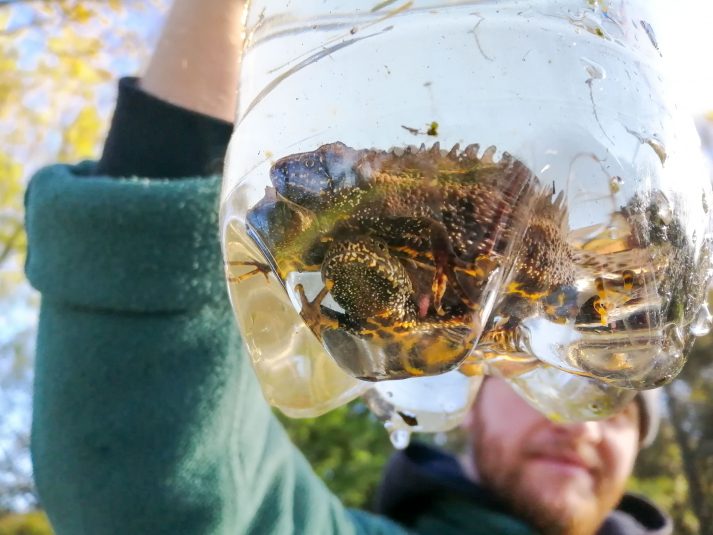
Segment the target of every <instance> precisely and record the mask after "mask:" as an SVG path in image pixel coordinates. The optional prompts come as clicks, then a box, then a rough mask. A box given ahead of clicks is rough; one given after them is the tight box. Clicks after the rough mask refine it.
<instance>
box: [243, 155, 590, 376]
mask: <svg viewBox="0 0 713 535" xmlns="http://www.w3.org/2000/svg"><path fill="white" fill-rule="evenodd" d="M479 152H480V149H479V146H478V145H469V146H468V147H466V148H465V149H463V150H461V149H460V147H459V146H458V145H456V146H454V147H453V148H452V149H451V150H450V151H445V150H441V149H440V147H439V145H438V144H436V145H434V146H433V147H432V148H429V149H427V148H426V147H424V146H422V147H421V148H420V149H415V148H413V147H410V148H407V149H404V150H393V151H380V150H356V149H353V148H350V147H348V146H346V145H345V144H343V143H339V142H337V143H331V144H327V145H323V146H321V147H319V148H318V149H316V150H314V151H310V152H304V153H299V154H292V155H289V156H286V157H284V158H282V159H280V160H278V161H277V162H276V163H275V164H274V165H273V166H272V168H271V170H270V181H271V184H272V186H271V187H268V188H266V192H265V195H264V197H263V198H262V199H261V201H259V202H258V203H257V204H256V205H255V206H254V207H253V208H252V209H250V210H249V211H248V214H247V227H248V231H249V233H251V235H252V236H253V238H254V240H255V241H256V243H258V245H259V246H260V247H261V248H262V250H263V252H264V253H265V256H266V258H268V259H269V261H270V263H271V266H270V267H268V266H266V265H265V264H260V263H256V262H247V264H251V265H253V266H254V267H255V269H254V270H253V271H252V272H251V273H254V272H263V273H266V272H267V271H268V270H269V269H270V268H272V269H273V270H274V271H275V272H276V273H277V274H278V275H279V277H280V279H281V280H282V281H283V282H284V281H286V280H287V277H288V275H289V274H290V273H293V272H298V273H305V272H319V273H320V274H321V280H322V282H323V283H324V287H323V288H322V289H321V290H320V291H319V292H318V293H317V295H316V296H314V297H313V298H311V299H310V298H308V297H307V295H306V294H305V290H304V288H303V287H302V285H301V284H298V285H296V286H295V288H294V291H295V292H296V293H297V294H298V296H299V299H300V301H301V305H302V307H301V315H302V317H303V319H304V320H305V322H306V323H307V324H308V325H309V327H310V328H311V329H312V331H313V332H314V334H315V335H316V336H317V337H318V338H320V339H322V338H323V335H324V334H325V333H329V331H335V330H339V331H343V332H346V333H349V334H350V335H352V336H355V337H357V338H359V339H361V340H368V341H369V342H371V343H373V344H374V345H376V346H378V347H379V348H380V350H381V351H382V352H383V353H384V354H385V355H386V357H387V358H388V359H390V362H391V364H390V365H389V366H388V368H389V369H388V371H387V372H384V377H369V376H367V377H362V378H366V379H381V378H391V379H393V378H399V377H409V376H414V375H431V374H437V373H442V372H444V371H446V370H448V369H452V368H454V367H456V366H458V364H459V363H460V362H461V361H462V360H463V359H464V358H465V357H466V355H467V354H468V353H469V351H470V349H471V348H472V346H473V344H474V343H475V342H477V340H478V337H479V336H480V335H481V332H482V328H483V326H482V318H481V315H482V314H481V313H482V306H483V299H484V294H485V293H487V292H486V289H487V288H488V283H489V282H492V281H493V280H495V278H497V277H498V276H499V271H500V267H501V263H502V259H503V258H504V257H506V256H508V255H509V254H510V253H511V252H512V253H513V254H516V258H517V260H516V262H515V267H514V269H513V275H512V276H510V277H509V279H508V283H507V285H506V288H505V294H506V295H507V296H510V298H511V299H512V300H513V303H514V304H515V305H516V306H529V307H531V306H533V303H540V306H542V307H544V310H545V313H548V314H550V315H551V317H553V318H555V319H556V320H558V321H566V320H567V319H571V318H573V317H574V316H576V314H577V313H578V312H579V310H578V308H577V306H576V300H577V293H576V291H575V290H574V288H573V283H574V278H575V275H574V269H573V252H572V249H571V247H570V246H569V245H568V243H567V240H566V233H567V221H566V219H567V214H566V209H565V208H564V199H563V197H562V195H561V194H560V195H559V196H558V197H557V199H556V200H554V201H552V197H553V192H552V191H551V190H549V191H548V190H546V188H543V187H542V186H541V185H540V184H539V181H538V179H537V178H536V177H535V176H534V174H533V173H532V172H531V171H530V169H528V168H527V166H525V164H523V163H522V162H521V161H520V160H518V159H516V158H514V157H513V156H511V155H510V154H508V153H503V154H502V156H501V157H500V158H499V159H495V158H494V155H495V153H496V149H495V147H489V148H487V149H485V150H484V151H482V153H479ZM514 243H518V248H519V249H518V251H513V250H512V249H511V247H512V246H513V244H514ZM328 295H329V296H331V298H332V299H333V300H334V302H336V303H337V304H338V305H339V307H341V309H342V310H336V309H334V308H333V307H331V308H330V307H327V306H324V304H323V301H324V299H325V298H326V297H327V296H328ZM595 308H596V307H595ZM595 313H596V310H595ZM357 375H358V374H357Z"/></svg>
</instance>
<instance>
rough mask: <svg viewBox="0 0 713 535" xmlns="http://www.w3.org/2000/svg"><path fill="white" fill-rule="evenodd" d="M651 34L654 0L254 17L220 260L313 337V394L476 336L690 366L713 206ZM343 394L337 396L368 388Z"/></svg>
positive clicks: (633, 367) (287, 326) (402, 374)
mask: <svg viewBox="0 0 713 535" xmlns="http://www.w3.org/2000/svg"><path fill="white" fill-rule="evenodd" d="M305 4H306V5H305ZM655 26H656V21H655V18H654V13H653V12H652V10H651V8H650V6H649V3H648V2H646V1H645V0H631V1H627V0H620V1H605V0H576V1H575V0H559V1H555V0H530V1H503V0H499V1H494V0H491V1H488V0H485V1H478V2H447V1H440V2H436V1H431V2H428V1H419V0H414V1H410V2H398V1H395V2H381V3H373V4H368V3H364V2H361V1H359V2H358V1H355V0H354V1H328V2H321V3H319V4H314V3H302V4H299V5H298V4H296V3H294V2H287V1H275V0H271V1H270V2H267V1H265V0H262V1H261V0H253V1H252V2H251V3H250V4H249V8H248V10H247V13H246V39H245V50H244V55H243V64H242V75H241V81H240V88H239V89H240V90H239V109H238V114H237V121H236V129H235V133H234V136H233V139H232V141H231V144H230V148H229V154H228V165H227V168H226V175H225V181H224V189H223V196H222V197H223V202H222V216H221V220H222V225H223V240H224V250H225V251H226V261H227V262H228V264H229V267H230V269H231V277H232V280H233V281H235V282H233V283H231V285H230V288H231V295H232V299H233V303H234V306H235V308H236V310H237V311H238V315H239V316H240V314H248V313H249V311H245V310H244V311H243V312H240V310H241V307H243V308H245V306H246V298H245V293H248V292H247V290H246V291H245V292H243V291H241V290H240V287H241V285H244V284H247V281H249V283H250V284H253V285H255V286H254V287H253V288H254V289H251V290H250V292H252V291H258V289H257V288H258V285H260V284H262V285H263V286H265V287H267V286H269V287H270V290H269V292H270V293H271V294H272V295H275V296H276V295H278V294H279V293H280V292H284V295H285V296H286V297H287V298H288V299H289V301H290V302H291V303H292V305H293V307H294V310H296V311H297V312H299V315H300V316H301V321H302V322H304V325H307V326H308V327H309V328H310V330H311V331H312V335H313V339H312V341H311V342H310V343H311V344H312V345H311V347H312V349H313V351H312V352H311V356H310V368H309V369H310V370H311V371H310V373H308V374H306V375H304V377H303V378H302V379H300V382H299V383H295V389H297V386H298V384H299V385H302V384H304V385H305V388H308V384H309V383H310V382H311V381H312V380H313V378H314V380H317V379H316V378H317V377H326V376H327V375H326V374H325V373H323V371H324V370H325V369H326V368H327V367H330V366H332V364H333V363H336V364H337V365H338V366H339V367H340V368H341V369H342V370H344V371H345V372H346V374H348V375H350V376H352V377H354V378H358V379H362V380H369V381H381V380H389V379H406V381H408V380H410V379H408V378H410V377H423V376H430V375H439V374H443V373H446V372H449V371H450V370H454V369H457V368H458V367H459V366H460V365H461V364H462V363H463V362H468V361H467V360H466V359H467V358H469V357H472V356H473V351H475V347H476V346H478V348H479V350H480V349H482V354H483V355H507V354H513V355H521V354H525V355H529V356H532V357H535V358H537V359H539V360H541V361H542V362H544V363H547V364H549V365H551V366H553V367H556V368H559V369H561V370H564V371H566V372H571V373H575V374H579V375H583V376H588V377H591V378H594V379H596V380H599V381H603V382H605V383H607V384H609V385H612V387H616V388H617V389H618V388H620V387H624V388H631V389H643V388H651V387H654V386H657V385H660V384H663V383H665V382H667V381H670V380H671V379H672V378H673V377H674V376H675V375H676V373H678V371H679V370H680V368H681V366H682V365H683V363H684V362H685V354H686V352H687V348H688V346H690V340H691V339H692V337H693V336H694V335H698V334H700V333H701V332H703V331H705V330H706V328H707V324H708V323H710V320H709V315H707V314H705V313H704V311H703V310H702V308H701V307H702V306H703V301H704V294H705V289H706V287H707V284H708V280H709V278H710V265H711V259H710V250H711V242H710V214H709V207H710V205H711V201H712V198H711V191H710V185H709V183H708V177H707V174H706V172H705V167H704V164H703V160H702V157H701V156H700V154H699V152H698V143H697V139H696V134H695V131H694V128H693V124H692V122H691V121H690V120H689V119H688V118H687V117H684V116H683V115H682V114H681V112H680V111H679V110H678V109H677V108H676V105H675V98H674V96H673V95H672V94H671V92H670V90H669V87H668V85H667V84H666V77H665V73H664V72H663V67H662V63H661V53H662V52H661V51H660V50H659V48H658V43H657V41H656V37H655V30H654V28H655ZM234 242H240V243H244V244H247V243H250V244H251V246H250V247H249V248H248V247H242V248H241V247H239V246H237V247H236V246H234V245H233V243H234ZM253 270H254V271H255V274H254V275H252V276H248V277H247V278H242V279H240V275H241V274H244V273H247V272H249V271H253ZM261 273H264V274H267V273H271V274H272V275H269V276H267V277H263V276H261ZM238 279H240V280H238ZM259 301H260V300H255V304H254V305H253V304H251V303H252V302H250V303H249V304H248V306H247V308H252V307H253V306H255V307H260V306H261V305H260V302H259ZM285 302H286V300H285ZM297 317H298V316H297V315H294V316H292V318H291V319H285V320H284V324H282V323H280V325H282V328H279V331H278V332H276V333H275V335H276V336H277V335H279V336H282V333H283V332H293V331H295V330H297V329H303V323H300V320H298V319H297ZM486 325H487V328H485V326H486ZM241 327H242V330H243V335H244V337H245V339H246V341H247V343H248V346H249V347H251V348H252V351H253V358H255V351H256V348H261V347H267V346H266V345H265V344H267V342H264V341H260V340H259V339H257V338H256V335H255V333H254V332H253V331H251V330H250V328H246V326H245V322H242V323H241ZM276 329H278V328H277V327H276ZM484 329H485V332H484ZM305 343H306V342H305ZM315 344H318V345H320V346H321V347H322V348H324V351H321V350H318V349H317V345H315ZM284 347H285V348H286V347H287V345H285V346H284ZM263 353H264V352H263ZM289 359H290V356H289V354H288V353H287V352H283V353H279V355H278V356H276V357H275V358H274V359H271V360H270V362H269V364H266V362H265V361H262V362H263V364H266V365H264V366H263V368H262V373H260V374H259V375H260V378H261V381H262V382H263V385H264V387H266V388H268V387H269V385H270V384H271V383H272V382H275V381H276V382H278V383H280V384H282V380H281V379H280V380H278V379H277V377H282V376H280V375H279V373H278V371H277V370H278V369H280V367H281V366H283V365H284V363H285V362H288V361H289ZM335 377H336V376H335ZM330 380H331V379H329V380H327V381H330ZM335 381H336V380H335ZM340 381H341V382H340ZM337 383H338V384H339V386H338V387H335V388H334V389H331V390H330V393H329V395H327V396H324V397H325V399H328V400H329V402H328V403H326V404H323V405H322V406H328V405H329V406H331V405H334V404H335V403H340V402H341V401H342V400H343V399H347V398H349V397H350V396H352V395H354V393H355V392H357V391H358V390H359V387H358V385H360V384H361V383H350V382H349V381H347V380H345V379H344V378H340V379H339V381H336V383H335V384H337ZM535 383H536V382H535ZM355 385H356V386H355ZM404 388H406V387H404ZM543 388H544V387H543ZM616 391H617V392H618V390H616ZM323 401H324V400H323Z"/></svg>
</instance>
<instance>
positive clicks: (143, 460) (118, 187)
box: [26, 0, 400, 535]
mask: <svg viewBox="0 0 713 535" xmlns="http://www.w3.org/2000/svg"><path fill="white" fill-rule="evenodd" d="M238 12H239V9H238V5H237V4H233V3H232V2H228V1H225V2H222V1H218V0H211V1H210V2H195V0H185V1H179V2H177V3H176V4H175V6H174V9H173V11H172V13H171V16H170V18H169V21H168V24H167V27H166V30H165V31H164V34H163V37H162V38H161V41H160V44H159V47H158V50H157V52H156V55H155V56H154V58H153V59H152V61H151V64H150V66H149V68H148V71H147V74H146V76H145V77H144V78H143V80H142V81H141V83H140V84H139V86H137V82H136V80H132V79H125V80H122V82H121V84H120V94H119V99H118V103H117V110H116V112H115V116H114V120H113V124H112V128H111V131H110V134H109V137H108V139H107V143H106V146H105V150H104V155H103V157H102V159H101V160H100V161H99V163H93V162H86V163H84V164H80V165H78V166H60V165H58V166H53V167H49V168H47V169H44V170H43V171H41V172H40V173H38V174H37V175H36V176H35V177H34V178H33V180H32V182H31V185H30V187H29V190H28V192H27V197H26V199H27V231H28V236H29V256H28V263H27V273H28V277H29V279H30V281H31V282H32V284H33V285H34V286H35V287H36V288H37V289H38V290H39V291H40V292H41V293H42V308H41V315H40V324H39V336H38V344H37V359H36V384H35V405H34V415H33V437H32V440H33V442H32V453H33V462H34V468H35V478H36V482H37V486H38V489H39V492H40V497H41V501H42V504H43V506H44V507H45V509H46V510H47V512H48V514H49V517H50V519H51V521H52V523H53V525H54V527H55V530H56V533H57V534H58V535H104V534H112V535H114V534H121V535H123V534H132V535H133V534H151V535H161V534H166V535H168V534H171V535H175V534H181V535H218V534H220V535H224V534H225V535H228V534H231V535H232V534H242V533H256V534H268V533H290V534H291V533H305V534H313V533H320V534H322V533H325V534H328V533H356V532H370V533H379V532H384V531H389V532H397V531H400V529H399V528H398V527H397V526H396V525H395V524H392V523H390V522H388V521H386V520H381V519H378V518H374V517H371V516H369V515H367V514H365V513H359V512H350V511H347V510H345V509H344V507H343V506H342V505H341V504H340V503H339V501H338V500H337V499H336V498H335V497H334V496H333V495H332V494H331V493H329V491H328V490H327V489H326V488H325V487H324V485H323V484H322V482H321V481H320V480H319V479H318V478H317V477H316V476H315V475H314V473H313V472H312V470H311V468H310V467H309V465H308V464H307V462H306V461H305V459H304V458H303V457H302V455H301V454H300V453H299V452H298V451H297V450H296V449H295V448H294V446H293V445H292V444H291V443H290V442H289V440H288V438H287V436H286V434H285V433H284V431H283V429H282V428H281V427H280V426H279V424H278V423H277V420H276V419H275V418H274V417H273V416H272V414H271V412H270V409H269V407H268V406H267V404H266V403H265V401H264V400H263V398H262V395H261V393H260V390H259V385H258V384H257V381H256V379H255V376H254V374H253V373H252V370H251V369H250V364H249V362H248V359H247V358H246V356H245V355H244V354H243V349H242V344H241V341H240V339H239V336H238V334H237V332H236V330H235V327H234V320H233V317H232V311H231V310H230V306H229V302H228V299H227V295H226V290H225V282H224V279H223V269H222V260H221V255H220V247H219V242H218V221H217V213H218V212H217V208H218V198H219V191H220V178H219V176H218V175H215V174H213V175H210V174H209V173H208V171H206V169H210V168H211V167H212V166H213V165H214V163H215V162H214V160H215V158H216V157H217V156H220V155H221V154H222V153H223V152H224V150H225V145H226V144H227V142H228V138H229V135H230V123H229V122H226V121H225V120H226V119H230V118H232V109H233V107H234V105H235V104H234V97H235V95H234V89H233V88H234V87H235V69H236V68H237V55H238V48H237V42H235V41H234V40H233V39H232V38H230V37H229V36H226V35H223V36H219V35H217V34H221V33H223V34H226V33H227V34H229V35H237V30H236V29H237V27H238V25H237V17H238ZM202 17H206V18H205V19H203V18H202ZM201 21H202V22H201ZM230 21H232V22H230ZM179 22H180V24H179ZM184 22H185V25H184ZM211 24H217V25H220V24H225V25H227V26H225V27H224V28H223V30H220V29H219V28H216V26H214V25H212V26H210V25H211ZM206 25H209V26H210V29H211V31H206V30H205V28H206ZM191 27H192V28H193V30H191V29H189V28H191ZM219 30H220V31H219ZM228 30H229V31H228ZM193 31H196V32H197V33H196V35H195V36H194V35H193V33H192V32H193ZM201 43H202V44H201ZM199 51H201V52H200V53H199ZM181 58H183V59H185V63H184V61H183V60H182V59H181ZM204 60H205V61H204ZM221 62H223V65H227V71H228V72H221V68H220V64H221ZM173 80H175V81H173ZM213 82H214V83H215V85H213ZM214 90H215V91H216V95H217V96H216V98H215V100H213V98H212V97H211V95H212V94H213V92H214ZM157 97H158V98H157ZM170 103H173V104H170ZM174 104H175V105H174ZM208 115H210V116H212V117H209V116H208ZM182 171H183V172H182ZM149 177H150V178H149Z"/></svg>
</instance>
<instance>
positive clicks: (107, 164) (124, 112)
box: [95, 78, 233, 178]
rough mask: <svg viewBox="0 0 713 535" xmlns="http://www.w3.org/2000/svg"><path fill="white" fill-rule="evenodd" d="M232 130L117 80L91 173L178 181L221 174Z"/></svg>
mask: <svg viewBox="0 0 713 535" xmlns="http://www.w3.org/2000/svg"><path fill="white" fill-rule="evenodd" d="M232 130H233V125H232V124H231V123H228V122H226V121H222V120H220V119H216V118H214V117H208V116H207V115H203V114H200V113H198V112H195V111H191V110H187V109H185V108H181V107H180V106H176V105H174V104H170V103H168V102H166V101H164V100H161V99H160V98H158V97H155V96H153V95H150V94H148V93H146V92H144V91H143V90H142V89H141V88H140V87H139V84H138V78H122V79H121V80H120V81H119V94H118V97H117V102H116V110H115V111H114V117H113V119H112V121H111V128H110V129H109V134H108V136H107V139H106V142H105V144H104V154H102V158H101V160H100V161H99V163H98V164H97V168H96V170H95V174H98V175H108V176H114V177H129V176H140V177H149V178H182V177H189V176H190V177H195V176H205V175H212V174H216V173H220V172H221V170H222V166H223V160H224V158H225V151H226V149H227V146H228V141H229V140H230V134H231V133H232Z"/></svg>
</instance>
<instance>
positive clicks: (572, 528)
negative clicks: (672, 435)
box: [466, 377, 639, 534]
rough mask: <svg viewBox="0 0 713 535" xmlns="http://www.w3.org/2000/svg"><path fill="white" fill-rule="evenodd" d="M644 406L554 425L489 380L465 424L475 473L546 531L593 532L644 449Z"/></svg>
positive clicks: (499, 383)
mask: <svg viewBox="0 0 713 535" xmlns="http://www.w3.org/2000/svg"><path fill="white" fill-rule="evenodd" d="M638 411H639V408H638V405H637V404H636V402H633V401H632V403H630V404H629V405H628V406H627V408H626V409H625V410H624V411H622V412H621V413H619V414H617V415H615V416H613V417H611V418H609V419H608V420H602V421H598V422H584V423H576V424H555V423H553V422H551V421H550V420H548V419H547V418H545V417H544V416H543V415H542V414H540V413H539V412H538V411H536V410H535V409H534V408H532V407H531V406H530V405H528V404H527V403H526V402H525V401H524V400H523V399H522V398H520V397H519V396H518V395H517V394H516V393H515V392H514V391H513V390H512V389H511V388H510V387H509V386H508V385H507V383H505V382H504V381H503V380H501V379H497V378H493V377H490V378H488V379H487V380H486V381H484V383H483V386H482V387H481V391H480V393H479V394H478V402H477V403H476V404H475V406H474V407H473V410H472V412H471V414H470V416H469V418H468V421H467V422H466V426H467V427H468V429H469V431H470V433H471V436H472V439H473V449H474V452H475V453H474V458H473V459H472V461H473V464H474V471H473V474H472V476H473V477H474V478H475V479H476V480H479V481H480V482H481V483H482V484H483V485H485V486H486V487H488V488H489V489H490V490H492V491H493V492H495V494H496V495H497V496H499V497H500V499H501V500H502V501H503V502H504V503H506V504H508V505H509V506H510V508H511V510H512V511H513V512H514V513H515V514H516V515H517V516H519V517H521V518H522V519H523V520H525V521H527V522H528V523H529V524H531V525H532V526H534V527H536V528H538V529H539V530H541V531H542V532H544V533H547V534H560V533H562V534H592V533H594V532H595V531H596V530H597V528H598V527H599V526H600V525H601V523H602V522H603V521H604V518H605V517H606V516H607V514H608V513H609V512H610V511H611V510H612V509H613V508H614V507H615V506H616V505H617V503H618V502H619V500H620V499H621V497H622V495H623V493H624V486H625V484H626V481H627V479H628V477H629V475H630V474H631V470H632V468H633V465H634V460H635V459H636V454H637V452H638V449H639V413H638Z"/></svg>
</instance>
